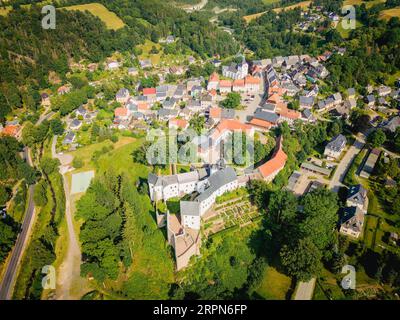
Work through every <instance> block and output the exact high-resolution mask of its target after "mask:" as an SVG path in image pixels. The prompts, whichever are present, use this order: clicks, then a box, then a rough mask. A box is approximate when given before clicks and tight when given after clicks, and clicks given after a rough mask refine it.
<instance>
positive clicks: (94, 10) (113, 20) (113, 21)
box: [63, 2, 125, 30]
mask: <svg viewBox="0 0 400 320" xmlns="http://www.w3.org/2000/svg"><path fill="white" fill-rule="evenodd" d="M63 9H66V10H79V11H86V10H87V11H89V12H90V13H91V14H93V15H95V16H97V17H99V18H100V20H102V21H103V22H104V23H105V24H106V26H107V28H108V29H113V30H118V29H121V28H123V27H124V25H125V24H124V22H123V21H122V20H121V19H120V18H119V17H118V16H117V15H116V14H115V13H114V12H111V11H109V10H108V9H107V8H106V7H105V6H103V5H102V4H100V3H96V2H94V3H88V4H81V5H76V6H70V7H64V8H63Z"/></svg>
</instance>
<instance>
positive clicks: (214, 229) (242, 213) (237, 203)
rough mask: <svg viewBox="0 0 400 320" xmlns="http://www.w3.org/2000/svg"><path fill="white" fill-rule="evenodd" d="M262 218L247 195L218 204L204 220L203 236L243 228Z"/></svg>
mask: <svg viewBox="0 0 400 320" xmlns="http://www.w3.org/2000/svg"><path fill="white" fill-rule="evenodd" d="M261 217H262V212H260V211H259V209H258V208H257V207H255V206H254V205H252V204H251V202H250V200H249V197H248V195H245V196H241V197H238V198H235V199H232V200H229V201H226V202H224V203H221V204H218V205H217V206H216V207H215V208H214V211H213V213H212V214H211V215H210V216H209V217H208V218H206V219H205V224H204V225H205V230H204V231H205V234H206V235H207V236H210V235H213V234H216V233H218V232H220V231H223V230H227V229H230V228H243V227H245V226H247V225H249V224H251V223H253V222H256V221H258V220H259V219H260V218H261Z"/></svg>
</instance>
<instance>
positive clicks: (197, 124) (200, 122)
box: [189, 113, 206, 134]
mask: <svg viewBox="0 0 400 320" xmlns="http://www.w3.org/2000/svg"><path fill="white" fill-rule="evenodd" d="M205 123H206V118H205V117H204V116H201V115H200V114H198V113H196V114H195V115H194V116H193V117H192V118H191V119H190V121H189V125H190V127H191V128H193V129H194V130H195V131H196V133H197V134H201V131H202V130H203V129H204V125H205Z"/></svg>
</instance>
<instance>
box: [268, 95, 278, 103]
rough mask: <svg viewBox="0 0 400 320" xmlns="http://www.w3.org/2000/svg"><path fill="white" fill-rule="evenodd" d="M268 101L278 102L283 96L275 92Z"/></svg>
mask: <svg viewBox="0 0 400 320" xmlns="http://www.w3.org/2000/svg"><path fill="white" fill-rule="evenodd" d="M268 102H270V103H275V104H277V103H279V102H281V97H280V96H279V95H278V94H276V93H273V94H272V95H270V96H269V98H268Z"/></svg>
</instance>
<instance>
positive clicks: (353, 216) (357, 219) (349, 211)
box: [339, 207, 364, 232]
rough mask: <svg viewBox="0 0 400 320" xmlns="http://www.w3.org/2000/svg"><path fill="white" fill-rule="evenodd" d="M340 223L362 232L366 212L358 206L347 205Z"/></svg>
mask: <svg viewBox="0 0 400 320" xmlns="http://www.w3.org/2000/svg"><path fill="white" fill-rule="evenodd" d="M339 223H340V224H341V225H343V224H345V226H346V227H347V228H350V229H352V230H353V231H356V232H361V230H362V226H363V223H364V214H363V213H362V211H361V209H359V208H358V207H347V208H345V209H344V212H343V214H342V215H341V217H340V221H339Z"/></svg>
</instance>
